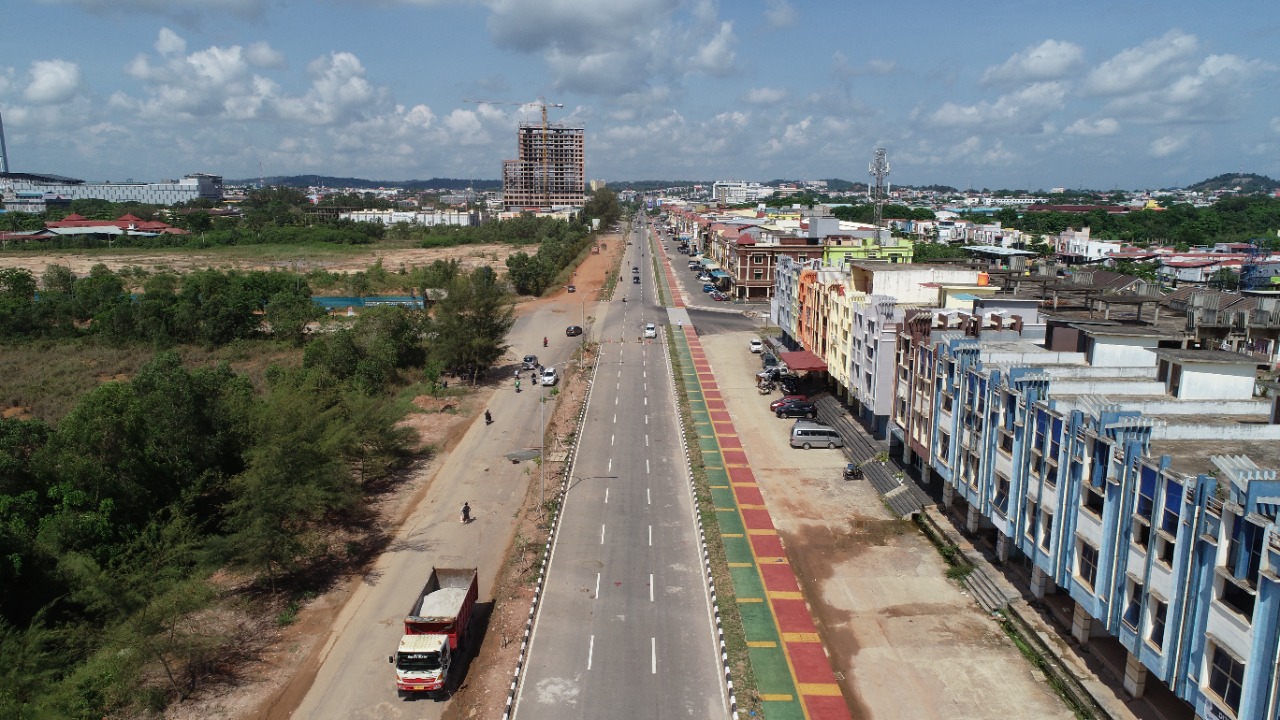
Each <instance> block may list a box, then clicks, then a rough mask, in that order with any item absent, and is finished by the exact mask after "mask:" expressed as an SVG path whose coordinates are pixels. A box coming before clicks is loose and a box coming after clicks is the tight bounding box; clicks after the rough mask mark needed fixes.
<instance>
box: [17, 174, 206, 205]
mask: <svg viewBox="0 0 1280 720" xmlns="http://www.w3.org/2000/svg"><path fill="white" fill-rule="evenodd" d="M0 194H3V196H4V202H5V204H6V206H7V205H9V203H10V200H11V199H13V200H14V201H15V202H16V201H17V199H18V198H19V197H25V198H33V197H35V196H37V195H38V196H40V197H42V198H46V199H50V200H53V199H63V200H86V199H92V200H108V201H110V202H117V203H119V202H139V203H146V204H148V205H177V204H178V203H185V202H190V201H192V200H210V201H212V202H220V201H221V200H222V176H221V175H206V174H204V173H194V174H192V175H186V176H184V177H183V178H182V179H181V180H171V181H169V182H163V183H135V182H122V183H90V182H85V181H84V180H76V179H75V178H69V177H62V176H59V175H39V174H34V173H3V174H0ZM15 209H22V208H21V207H17V206H15Z"/></svg>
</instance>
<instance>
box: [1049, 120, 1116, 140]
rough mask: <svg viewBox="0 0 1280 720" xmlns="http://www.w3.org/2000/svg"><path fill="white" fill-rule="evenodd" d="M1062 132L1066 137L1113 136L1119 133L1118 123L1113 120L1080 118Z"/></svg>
mask: <svg viewBox="0 0 1280 720" xmlns="http://www.w3.org/2000/svg"><path fill="white" fill-rule="evenodd" d="M1062 132H1064V133H1066V134H1067V135H1083V136H1086V137H1093V136H1100V135H1115V134H1116V133H1118V132H1120V123H1119V122H1116V120H1115V118H1109V117H1106V118H1098V119H1097V120H1086V119H1085V118H1080V119H1079V120H1077V121H1075V122H1073V123H1071V124H1070V125H1068V126H1067V128H1066V129H1065V130H1063V131H1062Z"/></svg>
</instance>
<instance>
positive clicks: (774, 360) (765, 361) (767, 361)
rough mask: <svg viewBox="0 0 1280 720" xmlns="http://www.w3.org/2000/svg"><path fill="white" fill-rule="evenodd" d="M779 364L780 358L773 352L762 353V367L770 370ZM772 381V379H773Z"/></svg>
mask: <svg viewBox="0 0 1280 720" xmlns="http://www.w3.org/2000/svg"><path fill="white" fill-rule="evenodd" d="M777 364H778V356H777V355H774V354H773V353H771V352H767V353H760V366H761V367H763V368H764V369H766V370H768V369H769V368H771V367H773V366H774V365H777ZM771 379H772V378H771Z"/></svg>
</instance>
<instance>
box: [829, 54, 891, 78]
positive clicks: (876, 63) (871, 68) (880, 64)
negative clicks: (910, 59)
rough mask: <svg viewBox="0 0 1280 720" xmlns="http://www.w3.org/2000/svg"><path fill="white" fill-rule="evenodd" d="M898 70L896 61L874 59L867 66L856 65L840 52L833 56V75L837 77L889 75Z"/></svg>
mask: <svg viewBox="0 0 1280 720" xmlns="http://www.w3.org/2000/svg"><path fill="white" fill-rule="evenodd" d="M897 69H898V63H897V61H895V60H881V59H876V58H872V59H871V60H868V61H867V63H866V64H865V65H854V64H853V62H852V61H851V60H849V56H848V55H845V54H844V53H843V52H841V51H840V50H837V51H835V52H834V53H832V54H831V73H832V74H833V75H836V76H837V77H862V76H865V75H888V74H890V73H892V72H893V71H895V70H897Z"/></svg>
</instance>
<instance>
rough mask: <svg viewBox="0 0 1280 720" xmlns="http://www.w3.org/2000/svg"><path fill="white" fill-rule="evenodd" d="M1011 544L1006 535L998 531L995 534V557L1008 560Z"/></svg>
mask: <svg viewBox="0 0 1280 720" xmlns="http://www.w3.org/2000/svg"><path fill="white" fill-rule="evenodd" d="M1012 544H1013V543H1012V542H1011V541H1010V540H1009V536H1008V535H1005V534H1004V533H1000V534H999V535H997V536H996V558H997V559H998V560H999V561H1000V562H1002V563H1006V562H1009V546H1010V545H1012Z"/></svg>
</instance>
